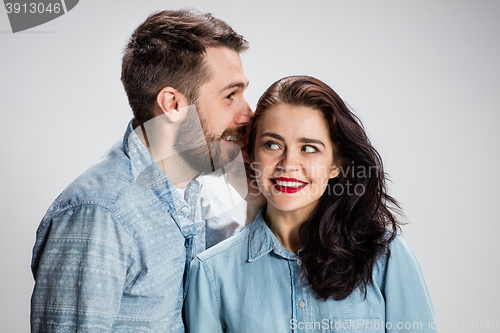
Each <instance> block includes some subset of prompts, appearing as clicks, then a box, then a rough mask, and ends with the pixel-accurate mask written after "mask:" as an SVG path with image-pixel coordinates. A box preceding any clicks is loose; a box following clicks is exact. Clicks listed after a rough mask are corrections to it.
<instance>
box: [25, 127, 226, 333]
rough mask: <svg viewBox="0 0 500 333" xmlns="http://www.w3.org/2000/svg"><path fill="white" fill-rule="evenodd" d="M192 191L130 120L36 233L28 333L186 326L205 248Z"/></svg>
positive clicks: (169, 329) (176, 329)
mask: <svg viewBox="0 0 500 333" xmlns="http://www.w3.org/2000/svg"><path fill="white" fill-rule="evenodd" d="M198 187H199V183H198V182H197V181H192V182H190V183H189V185H188V187H187V188H186V190H185V194H184V198H183V197H182V196H181V194H180V193H179V191H178V190H177V189H176V188H175V187H174V186H173V184H172V183H171V182H170V181H169V179H168V178H167V177H166V175H165V173H164V172H163V171H162V170H161V168H160V167H159V166H158V164H157V163H156V162H155V161H154V160H153V158H152V157H151V155H150V154H149V153H148V151H147V150H146V148H145V147H144V145H143V144H142V142H141V141H140V140H139V138H138V136H137V135H136V133H135V132H134V130H133V128H132V122H130V124H129V125H128V128H127V131H126V133H125V135H124V138H123V141H122V142H118V143H117V144H115V145H114V146H113V147H112V148H111V149H110V150H109V151H108V152H107V153H106V154H105V155H104V156H103V157H102V158H101V159H99V160H98V161H97V162H96V163H95V164H94V165H93V166H92V167H90V168H89V169H88V170H87V171H86V172H85V173H84V174H83V175H81V176H80V177H79V178H77V179H76V180H75V181H74V182H73V183H72V184H71V185H70V186H68V187H67V188H66V189H65V190H64V191H63V192H62V194H61V195H60V196H59V197H58V198H57V199H56V200H55V201H54V203H53V204H52V206H51V207H50V208H49V209H48V211H47V213H46V215H45V216H44V218H43V220H42V222H41V224H40V226H39V228H38V230H37V238H36V243H35V246H34V249H33V259H32V271H33V275H34V277H35V280H36V283H35V288H34V291H33V296H32V300H31V329H32V332H76V331H78V332H111V331H113V332H134V333H136V332H146V331H147V332H184V325H183V321H182V304H183V300H184V296H185V294H186V289H187V283H188V280H189V263H190V262H191V259H192V258H193V257H194V256H195V255H196V254H197V253H198V252H201V251H203V250H204V249H205V222H204V221H203V220H200V219H198V220H197V218H196V217H197V216H198V217H199V212H197V211H196V210H197V209H199V208H198V205H197V203H196V202H197V195H198V190H199V188H198ZM219 229H221V228H219ZM222 229H223V228H222ZM223 231H224V230H223Z"/></svg>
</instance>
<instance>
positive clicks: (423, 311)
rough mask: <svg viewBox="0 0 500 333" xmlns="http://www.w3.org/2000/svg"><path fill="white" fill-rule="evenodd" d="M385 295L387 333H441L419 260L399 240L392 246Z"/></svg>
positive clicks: (407, 246)
mask: <svg viewBox="0 0 500 333" xmlns="http://www.w3.org/2000/svg"><path fill="white" fill-rule="evenodd" d="M390 249H391V255H390V257H389V260H388V261H387V267H386V277H385V284H384V295H385V303H386V331H387V332H391V331H392V332H402V331H403V332H437V331H436V329H435V327H436V326H435V321H434V308H433V306H432V301H431V298H430V296H429V292H428V290H427V286H426V284H425V280H424V276H423V274H422V270H421V269H420V265H419V264H418V261H417V258H416V257H415V255H414V254H413V252H412V250H411V249H410V247H409V245H408V243H406V241H405V240H404V239H403V238H402V237H401V236H399V235H398V236H396V238H395V239H394V240H393V241H392V243H391V245H390Z"/></svg>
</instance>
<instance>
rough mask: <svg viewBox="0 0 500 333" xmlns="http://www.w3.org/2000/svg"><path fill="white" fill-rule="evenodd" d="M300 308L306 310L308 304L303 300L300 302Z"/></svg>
mask: <svg viewBox="0 0 500 333" xmlns="http://www.w3.org/2000/svg"><path fill="white" fill-rule="evenodd" d="M299 306H300V308H301V309H303V308H305V307H306V302H304V301H303V300H302V301H300V303H299Z"/></svg>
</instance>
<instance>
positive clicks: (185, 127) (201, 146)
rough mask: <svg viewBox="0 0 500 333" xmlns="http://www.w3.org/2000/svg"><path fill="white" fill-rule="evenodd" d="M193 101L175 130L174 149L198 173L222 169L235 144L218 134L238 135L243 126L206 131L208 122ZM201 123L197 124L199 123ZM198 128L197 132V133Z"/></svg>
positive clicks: (230, 158)
mask: <svg viewBox="0 0 500 333" xmlns="http://www.w3.org/2000/svg"><path fill="white" fill-rule="evenodd" d="M199 110H200V108H199V106H198V105H197V104H194V105H190V106H189V110H188V114H187V116H186V118H185V119H184V120H183V122H182V124H181V125H180V128H179V130H178V132H177V137H176V140H175V143H174V149H175V150H176V151H177V152H178V153H179V154H180V155H181V156H182V158H183V159H184V160H185V161H186V162H187V163H188V164H189V165H190V166H191V168H193V169H194V170H196V171H198V172H199V173H201V174H208V173H212V172H214V171H217V170H220V169H223V168H224V167H225V166H226V165H228V164H229V163H230V162H231V161H233V160H234V159H235V158H236V156H237V155H238V153H239V151H240V149H239V147H238V146H237V145H236V144H234V143H231V142H227V141H222V138H231V137H232V138H238V137H240V136H241V135H242V134H243V133H244V131H245V128H244V126H241V127H238V128H235V129H228V130H226V131H224V133H222V135H220V136H216V135H215V134H213V133H210V132H209V129H208V124H207V122H206V120H205V119H203V117H202V116H201V114H200V112H199ZM200 125H201V126H200ZM200 132H201V133H200Z"/></svg>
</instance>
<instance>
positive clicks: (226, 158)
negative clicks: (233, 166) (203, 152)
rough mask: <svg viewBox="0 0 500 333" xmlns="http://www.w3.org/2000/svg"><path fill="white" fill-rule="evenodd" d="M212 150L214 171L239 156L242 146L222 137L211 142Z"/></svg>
mask: <svg viewBox="0 0 500 333" xmlns="http://www.w3.org/2000/svg"><path fill="white" fill-rule="evenodd" d="M210 152H211V156H212V162H213V169H214V170H213V171H217V170H220V169H223V168H225V167H226V166H227V165H228V164H230V163H231V162H232V161H234V159H235V158H236V157H237V156H238V154H239V152H240V147H239V146H238V145H237V144H236V143H234V142H231V141H227V140H224V139H221V140H219V141H215V142H210Z"/></svg>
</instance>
